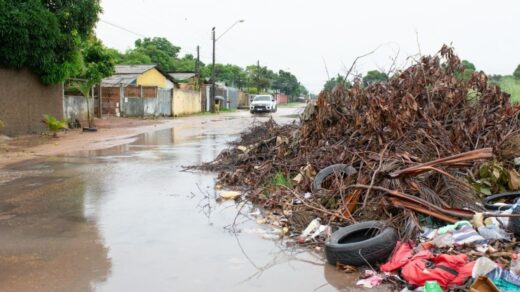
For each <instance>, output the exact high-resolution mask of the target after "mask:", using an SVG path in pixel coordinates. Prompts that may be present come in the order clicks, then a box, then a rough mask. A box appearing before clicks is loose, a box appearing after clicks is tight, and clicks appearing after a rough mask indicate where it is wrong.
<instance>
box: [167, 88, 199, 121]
mask: <svg viewBox="0 0 520 292" xmlns="http://www.w3.org/2000/svg"><path fill="white" fill-rule="evenodd" d="M201 110H202V107H201V97H200V92H199V91H192V90H181V89H174V90H173V104H172V113H173V116H182V115H189V114H193V113H198V112H200V111H201Z"/></svg>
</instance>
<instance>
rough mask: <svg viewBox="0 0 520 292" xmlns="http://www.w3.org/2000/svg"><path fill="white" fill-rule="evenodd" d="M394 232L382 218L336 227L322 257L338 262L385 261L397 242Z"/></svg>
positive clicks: (326, 243)
mask: <svg viewBox="0 0 520 292" xmlns="http://www.w3.org/2000/svg"><path fill="white" fill-rule="evenodd" d="M397 238H398V236H397V232H396V230H395V229H394V228H392V227H389V226H387V227H385V225H384V222H382V221H365V222H361V223H357V224H353V225H350V226H347V227H343V228H340V229H338V230H337V231H336V232H334V233H332V236H331V237H330V239H329V240H328V241H327V242H325V256H326V257H327V261H328V262H329V263H330V264H331V265H336V264H337V263H340V264H343V265H351V266H364V265H366V264H367V262H368V263H370V264H373V263H376V262H385V261H386V260H387V259H388V256H390V254H391V253H392V251H393V250H394V248H395V245H396V244H397Z"/></svg>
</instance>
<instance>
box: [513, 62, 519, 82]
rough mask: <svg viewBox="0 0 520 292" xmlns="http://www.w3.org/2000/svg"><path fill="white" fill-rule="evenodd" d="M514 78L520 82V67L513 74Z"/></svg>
mask: <svg viewBox="0 0 520 292" xmlns="http://www.w3.org/2000/svg"><path fill="white" fill-rule="evenodd" d="M513 77H515V79H516V80H520V65H518V66H517V67H516V69H515V72H513Z"/></svg>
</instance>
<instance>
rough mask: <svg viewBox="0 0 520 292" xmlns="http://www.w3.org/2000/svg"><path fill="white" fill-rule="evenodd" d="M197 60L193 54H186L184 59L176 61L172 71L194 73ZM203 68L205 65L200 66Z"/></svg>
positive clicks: (173, 63)
mask: <svg viewBox="0 0 520 292" xmlns="http://www.w3.org/2000/svg"><path fill="white" fill-rule="evenodd" d="M196 63H197V59H195V57H193V55H192V54H186V55H184V57H183V58H182V59H174V60H173V62H172V68H170V70H171V71H174V72H194V71H195V65H196ZM199 65H200V66H203V64H199Z"/></svg>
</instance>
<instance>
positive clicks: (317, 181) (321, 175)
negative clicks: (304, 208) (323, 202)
mask: <svg viewBox="0 0 520 292" xmlns="http://www.w3.org/2000/svg"><path fill="white" fill-rule="evenodd" d="M356 172H357V170H356V169H355V168H354V167H352V166H350V165H347V164H333V165H330V166H327V167H325V168H324V169H322V170H320V171H319V172H318V173H317V174H316V177H315V178H314V181H313V182H312V190H313V191H317V190H319V189H321V184H322V183H323V181H324V180H325V179H326V178H327V177H328V176H329V175H332V174H335V173H337V174H343V175H346V176H350V175H353V174H355V173H356Z"/></svg>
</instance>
